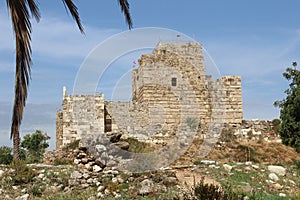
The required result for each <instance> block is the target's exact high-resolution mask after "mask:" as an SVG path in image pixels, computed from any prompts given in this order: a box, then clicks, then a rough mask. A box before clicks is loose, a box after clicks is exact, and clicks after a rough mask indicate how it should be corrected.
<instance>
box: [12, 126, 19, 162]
mask: <svg viewBox="0 0 300 200" xmlns="http://www.w3.org/2000/svg"><path fill="white" fill-rule="evenodd" d="M13 145H14V160H20V134H19V131H18V134H14V135H13Z"/></svg>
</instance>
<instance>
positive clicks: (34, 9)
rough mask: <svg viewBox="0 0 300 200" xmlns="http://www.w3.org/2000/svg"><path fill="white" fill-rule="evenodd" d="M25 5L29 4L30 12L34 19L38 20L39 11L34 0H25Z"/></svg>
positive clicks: (39, 16)
mask: <svg viewBox="0 0 300 200" xmlns="http://www.w3.org/2000/svg"><path fill="white" fill-rule="evenodd" d="M27 5H28V6H29V9H30V12H31V14H32V15H33V16H34V18H35V19H36V21H38V22H39V21H40V18H41V13H40V9H39V7H38V5H37V4H36V2H35V0H27Z"/></svg>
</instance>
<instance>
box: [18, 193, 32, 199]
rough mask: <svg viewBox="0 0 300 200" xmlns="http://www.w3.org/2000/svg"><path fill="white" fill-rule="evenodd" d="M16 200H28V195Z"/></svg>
mask: <svg viewBox="0 0 300 200" xmlns="http://www.w3.org/2000/svg"><path fill="white" fill-rule="evenodd" d="M16 200H29V194H24V195H22V196H19V197H17V198H16Z"/></svg>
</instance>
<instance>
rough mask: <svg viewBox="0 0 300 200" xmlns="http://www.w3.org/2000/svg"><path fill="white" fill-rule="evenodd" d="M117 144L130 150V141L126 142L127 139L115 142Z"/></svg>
mask: <svg viewBox="0 0 300 200" xmlns="http://www.w3.org/2000/svg"><path fill="white" fill-rule="evenodd" d="M115 145H117V146H118V147H120V148H121V149H123V150H126V151H127V150H128V149H129V143H128V142H125V141H119V142H117V143H115Z"/></svg>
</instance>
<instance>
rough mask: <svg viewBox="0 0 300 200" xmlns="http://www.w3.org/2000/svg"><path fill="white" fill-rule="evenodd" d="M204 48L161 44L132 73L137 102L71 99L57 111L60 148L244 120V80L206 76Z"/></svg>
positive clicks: (97, 97)
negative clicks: (105, 136)
mask: <svg viewBox="0 0 300 200" xmlns="http://www.w3.org/2000/svg"><path fill="white" fill-rule="evenodd" d="M205 71H206V67H205V65H204V57H203V54H202V46H201V44H199V43H195V42H191V43H184V44H178V43H176V44H174V43H159V44H158V45H157V47H156V48H155V50H154V51H153V53H152V54H145V55H142V56H141V58H140V59H139V61H138V66H137V68H134V69H133V70H132V101H131V102H119V101H105V98H104V94H95V95H79V94H75V95H67V94H66V91H65V90H64V94H63V103H62V110H58V111H57V119H56V147H57V148H60V147H62V146H64V145H66V144H68V143H70V142H72V141H74V140H77V139H81V138H83V137H86V136H87V135H91V134H97V133H110V132H122V133H123V134H125V135H128V136H131V137H136V138H138V139H141V140H147V138H149V137H152V136H155V135H159V134H160V135H162V134H166V133H174V132H176V131H178V130H180V129H181V127H183V126H189V127H190V128H193V129H198V128H199V127H201V129H203V128H204V127H212V126H215V125H216V124H228V125H231V126H239V125H240V124H241V123H242V119H243V110H242V88H241V78H240V77H239V76H224V77H221V78H219V79H217V80H213V79H212V76H209V75H206V72H205Z"/></svg>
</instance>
